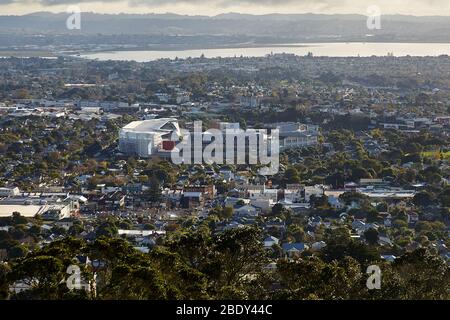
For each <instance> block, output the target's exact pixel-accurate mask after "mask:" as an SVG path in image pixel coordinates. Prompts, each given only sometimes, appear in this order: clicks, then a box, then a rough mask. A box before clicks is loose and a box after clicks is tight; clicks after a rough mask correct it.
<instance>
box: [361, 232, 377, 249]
mask: <svg viewBox="0 0 450 320" xmlns="http://www.w3.org/2000/svg"><path fill="white" fill-rule="evenodd" d="M364 238H365V239H366V241H367V243H368V244H370V245H373V246H374V245H376V244H377V243H378V231H377V230H376V229H374V228H370V229H369V230H367V231H365V232H364Z"/></svg>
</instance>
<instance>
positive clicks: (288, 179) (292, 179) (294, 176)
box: [284, 167, 300, 183]
mask: <svg viewBox="0 0 450 320" xmlns="http://www.w3.org/2000/svg"><path fill="white" fill-rule="evenodd" d="M284 181H285V183H300V175H299V173H298V171H297V169H295V168H293V167H291V168H288V169H287V170H286V171H285V172H284Z"/></svg>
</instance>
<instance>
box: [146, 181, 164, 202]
mask: <svg viewBox="0 0 450 320" xmlns="http://www.w3.org/2000/svg"><path fill="white" fill-rule="evenodd" d="M147 195H148V198H149V201H150V202H153V203H156V202H159V201H160V200H161V196H162V192H161V186H160V185H159V182H158V180H157V179H156V178H152V179H151V180H150V185H149V190H148V192H147Z"/></svg>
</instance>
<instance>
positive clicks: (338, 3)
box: [0, 0, 450, 15]
mask: <svg viewBox="0 0 450 320" xmlns="http://www.w3.org/2000/svg"><path fill="white" fill-rule="evenodd" d="M74 4H75V5H76V4H78V5H80V6H81V8H82V9H83V10H84V11H91V10H93V11H97V12H115V11H117V12H120V11H123V12H129V11H130V10H131V11H134V12H152V11H154V12H161V11H163V10H166V11H173V12H176V13H186V14H204V13H205V12H207V13H212V14H214V13H221V12H225V11H226V10H230V11H231V10H232V11H237V12H245V13H255V14H261V13H271V12H282V13H304V12H315V13H359V14H365V13H366V9H367V7H369V6H371V5H377V6H379V7H380V9H381V11H382V12H383V13H385V14H394V13H401V14H415V15H433V14H435V15H443V14H444V15H445V14H448V15H450V1H441V0H358V1H356V0H207V1H205V0H108V1H106V0H0V7H1V8H2V9H1V13H3V12H7V10H5V9H3V8H15V10H16V11H20V10H23V11H24V12H30V11H32V10H38V9H41V10H42V9H44V10H46V9H48V10H56V9H59V10H61V9H63V6H66V5H74ZM21 8H22V9H21Z"/></svg>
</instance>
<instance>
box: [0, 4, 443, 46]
mask: <svg viewBox="0 0 450 320" xmlns="http://www.w3.org/2000/svg"><path fill="white" fill-rule="evenodd" d="M68 17H69V14H67V13H58V14H54V13H49V12H37V13H33V14H29V15H23V16H0V50H24V49H25V50H29V48H45V49H46V50H51V51H54V50H65V49H68V50H69V49H70V50H72V51H73V50H90V49H92V48H96V49H98V48H100V47H99V46H102V47H108V48H109V49H111V48H119V49H120V48H135V49H148V48H152V49H155V50H171V49H187V48H207V47H234V46H259V45H267V44H277V43H278V44H283V43H284V44H287V43H295V42H352V41H358V42H369V41H371V42H450V17H443V16H430V17H416V16H405V15H386V16H382V20H381V26H382V29H381V30H369V29H368V28H367V24H366V23H367V17H366V16H363V15H356V14H344V15H342V14H341V15H325V14H311V13H306V14H267V15H250V14H239V13H226V14H220V15H217V16H213V17H209V16H187V15H178V14H172V13H167V14H116V15H111V14H94V13H82V16H81V17H82V19H81V30H68V29H67V28H66V20H67V18H68ZM77 46H78V47H77Z"/></svg>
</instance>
